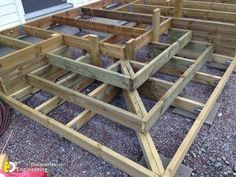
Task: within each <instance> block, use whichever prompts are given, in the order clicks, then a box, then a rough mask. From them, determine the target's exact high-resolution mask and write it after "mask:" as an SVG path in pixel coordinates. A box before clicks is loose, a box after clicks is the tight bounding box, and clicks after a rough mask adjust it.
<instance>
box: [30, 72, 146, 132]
mask: <svg viewBox="0 0 236 177" xmlns="http://www.w3.org/2000/svg"><path fill="white" fill-rule="evenodd" d="M27 76H28V80H29V83H30V84H32V85H33V86H35V87H37V88H39V89H42V90H45V91H47V92H49V93H51V94H54V95H56V96H58V97H60V98H62V99H64V100H66V101H69V102H71V103H74V104H77V105H79V106H81V107H83V108H85V109H88V110H90V111H93V112H96V113H97V114H100V115H102V116H104V117H107V118H108V119H110V120H113V121H115V122H118V123H120V124H122V125H124V126H126V127H129V128H131V129H134V130H137V131H142V130H143V128H144V127H143V122H142V120H141V118H140V117H139V116H137V115H135V114H133V113H130V112H128V111H125V110H123V109H121V108H118V107H116V106H113V105H110V104H107V103H104V102H102V101H100V100H97V99H95V98H92V97H89V96H87V95H84V94H82V93H79V92H76V91H74V90H71V89H69V88H66V87H64V86H62V85H60V84H57V83H53V82H51V81H48V80H46V79H43V78H40V77H38V76H36V75H33V74H28V75H27Z"/></svg>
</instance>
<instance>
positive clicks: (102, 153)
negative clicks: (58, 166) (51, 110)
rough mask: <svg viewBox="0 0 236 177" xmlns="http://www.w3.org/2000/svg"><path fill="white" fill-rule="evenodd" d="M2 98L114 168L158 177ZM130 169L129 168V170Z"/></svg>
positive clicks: (104, 147)
mask: <svg viewBox="0 0 236 177" xmlns="http://www.w3.org/2000/svg"><path fill="white" fill-rule="evenodd" d="M0 98H1V99H2V100H4V101H5V102H6V103H7V104H10V105H11V106H12V107H13V108H14V109H15V110H17V111H20V112H21V113H23V114H24V115H26V116H27V117H29V118H30V119H32V120H34V121H36V122H38V123H39V124H41V125H43V126H45V127H46V128H48V129H50V130H52V131H53V132H55V133H57V134H59V135H60V136H62V137H64V138H66V139H68V140H70V141H72V142H73V143H75V144H77V145H79V146H80V147H82V148H83V149H86V150H87V151H89V152H91V153H92V154H94V155H96V156H98V157H100V158H102V159H104V160H105V161H107V162H110V163H111V164H113V165H114V166H116V167H118V168H119V169H121V170H123V171H124V172H126V173H128V174H130V175H135V176H137V177H150V176H151V177H155V176H157V175H156V174H155V173H154V172H152V171H151V170H148V169H146V168H145V167H143V166H141V165H139V164H137V163H135V162H133V161H132V160H130V159H128V158H126V157H124V156H122V155H120V154H119V153H117V152H115V151H113V150H111V149H109V148H107V147H106V146H103V145H101V144H99V143H98V142H96V141H94V140H92V139H90V138H88V137H86V136H85V135H83V134H81V133H79V132H77V131H75V130H72V129H71V128H68V127H66V126H65V125H63V124H62V123H60V122H58V121H56V120H53V119H52V118H50V117H48V116H46V115H44V114H42V113H40V112H38V111H35V110H34V109H33V108H30V107H29V106H26V105H24V104H23V103H21V102H19V101H16V100H15V99H13V98H11V97H9V96H6V95H5V94H3V93H1V92H0ZM127 167H128V168H127Z"/></svg>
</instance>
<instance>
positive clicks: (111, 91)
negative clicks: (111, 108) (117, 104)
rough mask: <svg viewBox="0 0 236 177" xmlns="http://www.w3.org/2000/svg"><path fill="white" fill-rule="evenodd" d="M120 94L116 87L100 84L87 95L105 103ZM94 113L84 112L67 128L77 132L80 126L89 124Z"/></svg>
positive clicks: (68, 124)
mask: <svg viewBox="0 0 236 177" xmlns="http://www.w3.org/2000/svg"><path fill="white" fill-rule="evenodd" d="M119 93H120V89H118V88H117V87H113V86H110V85H108V84H102V85H101V86H99V87H98V88H96V89H95V90H93V91H92V92H91V93H89V94H88V95H89V96H91V97H94V98H97V99H99V100H102V101H104V102H106V103H110V102H112V100H113V99H114V98H115V97H116V96H117V95H118V94H119ZM95 115H96V113H95V112H92V111H89V110H84V111H83V112H82V113H80V114H79V115H78V116H76V117H75V118H74V119H72V120H71V121H70V122H68V123H67V124H66V126H67V127H70V128H73V129H76V130H79V129H80V128H81V127H82V126H84V125H85V124H86V123H87V122H89V121H90V120H91V119H92V118H93V117H94V116H95Z"/></svg>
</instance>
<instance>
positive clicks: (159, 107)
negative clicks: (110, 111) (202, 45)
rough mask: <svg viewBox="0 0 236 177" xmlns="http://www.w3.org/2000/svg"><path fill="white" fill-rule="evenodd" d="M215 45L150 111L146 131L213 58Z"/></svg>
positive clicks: (203, 54) (199, 58) (204, 53)
mask: <svg viewBox="0 0 236 177" xmlns="http://www.w3.org/2000/svg"><path fill="white" fill-rule="evenodd" d="M212 53H213V45H210V46H209V47H208V48H207V49H206V50H205V51H204V52H203V53H202V54H201V55H200V56H199V57H198V59H197V60H196V61H195V62H194V64H193V65H191V66H190V67H189V69H188V70H186V71H185V72H184V74H183V75H182V76H181V77H180V78H179V79H178V80H177V82H176V83H175V84H174V85H173V86H172V87H171V88H170V89H169V90H168V92H166V93H165V95H163V97H162V98H161V99H160V101H159V102H158V103H157V104H156V105H155V106H154V107H153V108H152V109H151V111H149V113H148V115H147V116H146V117H145V119H146V121H147V124H146V128H147V129H146V130H150V129H151V127H152V126H153V125H154V124H155V122H156V121H157V119H158V118H159V117H160V116H161V115H162V114H163V113H164V112H165V111H166V110H167V109H168V107H169V106H170V104H171V102H172V101H173V100H174V99H175V98H176V97H177V96H178V95H179V93H180V91H181V90H182V89H183V88H184V87H185V86H186V85H187V84H188V83H189V82H190V81H191V79H192V78H193V76H194V75H195V74H196V72H197V71H198V70H199V69H200V68H201V67H202V66H203V64H204V63H205V62H206V61H207V60H208V59H209V58H210V57H211V56H212Z"/></svg>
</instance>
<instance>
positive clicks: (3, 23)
mask: <svg viewBox="0 0 236 177" xmlns="http://www.w3.org/2000/svg"><path fill="white" fill-rule="evenodd" d="M24 22H25V19H24V9H23V6H22V3H21V0H4V1H3V0H0V30H3V29H6V28H10V27H13V26H16V25H19V24H22V23H24Z"/></svg>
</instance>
